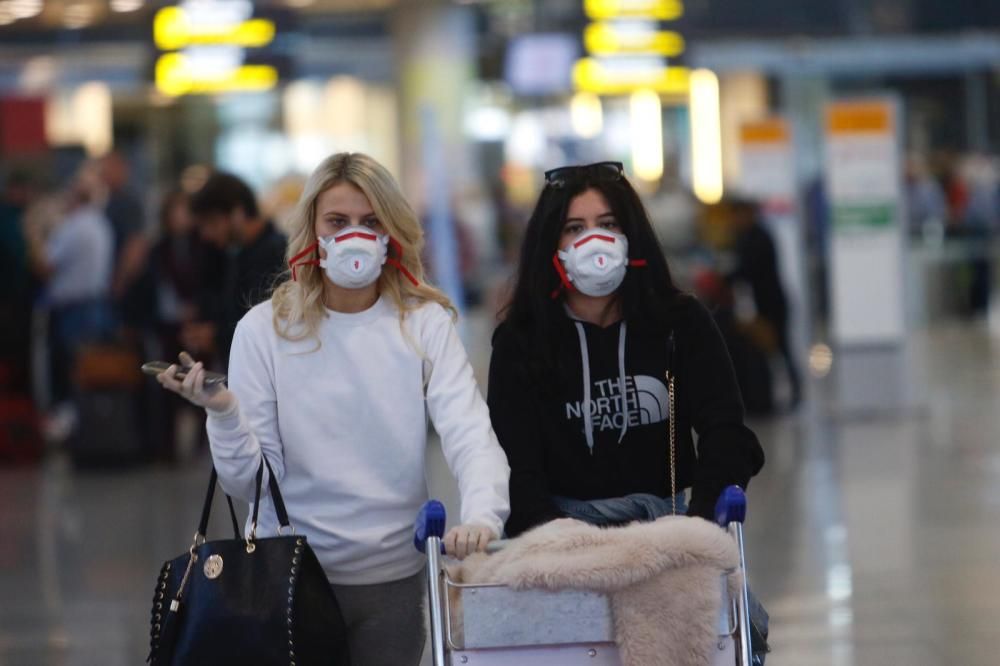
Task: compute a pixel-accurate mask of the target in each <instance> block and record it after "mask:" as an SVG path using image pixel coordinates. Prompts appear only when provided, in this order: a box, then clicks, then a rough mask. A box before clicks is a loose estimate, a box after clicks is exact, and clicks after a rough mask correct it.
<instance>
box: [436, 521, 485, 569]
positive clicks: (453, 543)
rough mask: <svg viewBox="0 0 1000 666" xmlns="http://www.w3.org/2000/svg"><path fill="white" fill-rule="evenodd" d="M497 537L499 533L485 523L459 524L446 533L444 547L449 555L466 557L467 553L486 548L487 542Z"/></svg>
mask: <svg viewBox="0 0 1000 666" xmlns="http://www.w3.org/2000/svg"><path fill="white" fill-rule="evenodd" d="M496 538H497V534H496V533H495V532H494V531H493V530H492V529H490V528H489V527H484V526H483V525H459V526H457V527H453V528H451V529H450V530H448V533H447V534H445V535H444V549H445V552H446V553H447V554H448V555H451V556H452V557H457V558H458V559H460V560H461V559H465V557H466V556H467V555H471V554H472V553H478V552H482V551H484V550H486V544H488V543H489V542H490V541H493V540H494V539H496Z"/></svg>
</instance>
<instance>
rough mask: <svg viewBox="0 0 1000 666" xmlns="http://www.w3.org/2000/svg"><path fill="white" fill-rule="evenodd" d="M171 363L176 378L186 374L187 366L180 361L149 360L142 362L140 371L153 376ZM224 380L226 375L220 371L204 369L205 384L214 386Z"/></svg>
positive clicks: (164, 369)
mask: <svg viewBox="0 0 1000 666" xmlns="http://www.w3.org/2000/svg"><path fill="white" fill-rule="evenodd" d="M171 365H176V366H177V372H176V373H175V374H174V377H176V378H177V379H178V380H182V379H184V378H185V377H186V376H187V368H185V367H184V366H182V365H181V364H180V363H173V364H172V363H167V362H166V361H149V362H148V363H143V364H142V371H143V372H144V373H145V374H147V375H151V376H153V377H155V376H156V375H158V374H160V373H161V372H166V370H167V368H169V367H170V366H171ZM225 381H226V376H225V375H224V374H222V373H221V372H212V371H211V370H206V371H205V386H215V385H217V384H222V383H224V382H225Z"/></svg>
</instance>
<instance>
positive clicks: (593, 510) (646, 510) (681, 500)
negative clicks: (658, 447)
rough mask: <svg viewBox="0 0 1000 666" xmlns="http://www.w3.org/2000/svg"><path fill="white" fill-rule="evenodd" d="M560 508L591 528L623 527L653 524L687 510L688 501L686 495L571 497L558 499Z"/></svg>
mask: <svg viewBox="0 0 1000 666" xmlns="http://www.w3.org/2000/svg"><path fill="white" fill-rule="evenodd" d="M552 499H553V501H555V504H556V508H558V509H559V511H561V512H562V513H564V514H566V516H567V517H569V518H576V519H577V520H582V521H583V522H585V523H590V524H591V525H602V526H603V525H621V524H623V523H631V522H633V521H635V520H641V521H650V520H656V519H657V518H660V517H662V516H669V515H670V514H671V513H674V506H675V505H676V507H677V511H676V513H677V514H678V515H684V513H685V512H686V511H687V499H686V497H685V496H684V493H683V492H680V493H677V495H675V496H674V498H673V499H670V498H668V497H658V496H657V495H651V494H649V493H635V494H633V495H626V496H625V497H609V498H607V499H598V500H578V499H573V498H570V497H560V496H558V495H556V496H554V497H553V498H552Z"/></svg>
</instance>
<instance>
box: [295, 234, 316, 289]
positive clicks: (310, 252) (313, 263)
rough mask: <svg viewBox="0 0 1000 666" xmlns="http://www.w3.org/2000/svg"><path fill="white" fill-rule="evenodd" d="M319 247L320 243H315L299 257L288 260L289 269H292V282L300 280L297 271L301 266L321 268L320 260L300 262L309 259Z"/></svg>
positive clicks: (300, 253) (298, 255) (299, 254)
mask: <svg viewBox="0 0 1000 666" xmlns="http://www.w3.org/2000/svg"><path fill="white" fill-rule="evenodd" d="M317 247H319V242H316V243H313V244H312V245H310V246H309V247H307V248H306V249H304V250H302V251H301V252H299V253H298V254H297V255H295V256H294V257H292V258H291V259H289V260H288V267H289V268H290V269H292V280H295V281H297V280H298V279H299V276H298V271H297V270H296V269H298V267H299V266H319V259H310V260H308V261H300V259H304V258H305V257H308V256H309V255H310V254H312V253H313V252H315V251H316V248H317Z"/></svg>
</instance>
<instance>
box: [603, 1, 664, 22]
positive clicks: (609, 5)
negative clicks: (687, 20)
mask: <svg viewBox="0 0 1000 666" xmlns="http://www.w3.org/2000/svg"><path fill="white" fill-rule="evenodd" d="M583 11H584V12H586V14H587V17H588V18H590V19H591V20H594V21H606V20H607V19H614V18H646V19H655V20H657V21H674V20H677V19H679V18H680V17H682V16H684V3H683V2H681V0H584V3H583Z"/></svg>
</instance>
